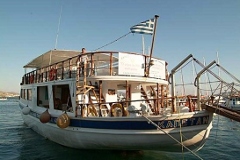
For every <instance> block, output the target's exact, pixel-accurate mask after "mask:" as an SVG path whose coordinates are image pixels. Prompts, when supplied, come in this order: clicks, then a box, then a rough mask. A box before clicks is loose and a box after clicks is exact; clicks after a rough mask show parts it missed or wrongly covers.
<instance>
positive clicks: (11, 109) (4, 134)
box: [0, 99, 240, 160]
mask: <svg viewBox="0 0 240 160" xmlns="http://www.w3.org/2000/svg"><path fill="white" fill-rule="evenodd" d="M239 127H240V123H239V122H235V121H232V120H230V119H228V118H225V117H222V116H218V115H215V116H214V120H213V129H212V130H211V133H210V137H209V139H208V140H207V142H206V144H205V145H204V147H203V148H202V149H201V150H200V151H198V152H196V153H195V154H197V155H198V156H199V157H200V158H201V159H207V160H209V159H211V160H212V159H213V160H214V159H217V160H220V159H226V160H235V159H240V158H239V153H240V143H239V142H240V141H239V140H240V128H239ZM199 157H197V156H195V155H194V154H192V153H190V152H188V153H166V152H160V151H139V152H123V151H102V150H79V149H72V148H67V147H64V146H61V145H59V144H56V143H54V142H51V141H50V140H48V139H45V138H44V137H42V136H40V135H38V134H37V133H35V132H34V131H32V130H31V129H30V128H29V127H27V126H26V125H25V124H24V123H23V120H22V117H21V112H20V109H19V106H18V101H17V100H16V99H15V100H14V99H11V100H7V101H0V160H42V159H44V160H71V159H73V160H75V159H76V160H121V159H122V160H123V159H124V160H175V159H185V160H195V159H200V158H199Z"/></svg>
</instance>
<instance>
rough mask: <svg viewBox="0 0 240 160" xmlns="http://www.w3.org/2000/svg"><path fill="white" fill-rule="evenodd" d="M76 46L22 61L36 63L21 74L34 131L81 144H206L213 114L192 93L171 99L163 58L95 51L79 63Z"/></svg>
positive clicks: (23, 101) (23, 102) (176, 147)
mask: <svg viewBox="0 0 240 160" xmlns="http://www.w3.org/2000/svg"><path fill="white" fill-rule="evenodd" d="M80 53H81V52H80V51H70V50H50V51H48V52H46V53H44V54H42V55H40V56H39V57H37V58H35V59H34V60H32V61H31V62H29V63H28V64H27V65H25V66H24V68H31V69H32V68H34V70H31V71H30V72H28V73H26V74H24V76H23V77H22V82H21V93H20V100H19V105H20V108H21V109H22V117H23V120H24V122H25V123H26V124H27V125H28V126H29V127H31V128H32V129H33V130H34V131H36V132H37V133H39V134H40V135H42V136H44V137H46V138H48V139H49V140H51V141H54V142H56V143H59V144H61V145H64V146H67V147H72V148H79V149H109V150H161V151H168V152H182V148H184V150H188V151H189V150H192V149H194V150H198V149H200V148H201V147H202V146H203V145H204V143H205V141H206V139H207V138H208V136H209V133H210V130H211V128H212V116H213V114H212V113H210V112H208V111H206V110H202V109H201V107H200V105H197V104H196V103H194V102H196V100H195V99H196V97H194V98H191V97H188V102H189V103H188V105H187V104H186V103H184V104H183V103H181V104H180V103H177V100H176V99H177V98H176V96H174V95H173V96H172V95H171V94H170V93H169V82H168V80H169V76H171V77H172V78H174V76H173V75H174V71H172V74H171V75H169V74H168V70H167V65H166V64H167V63H166V62H165V61H164V60H162V59H159V58H155V57H154V58H152V59H151V61H150V62H149V61H148V60H149V56H147V55H142V54H139V53H130V52H115V51H97V52H87V53H85V55H87V56H88V60H86V61H84V62H83V63H78V59H81V57H82V56H83V55H82V54H80ZM85 55H84V56H85ZM149 63H151V64H150V65H149ZM148 66H150V67H151V68H150V70H148ZM172 81H173V80H172ZM173 83H174V81H173ZM172 91H173V92H174V84H172ZM119 96H121V98H119Z"/></svg>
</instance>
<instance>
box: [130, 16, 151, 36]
mask: <svg viewBox="0 0 240 160" xmlns="http://www.w3.org/2000/svg"><path fill="white" fill-rule="evenodd" d="M153 27H154V18H152V19H149V20H146V21H144V22H141V23H139V24H137V25H135V26H132V27H131V28H130V30H131V32H132V33H139V34H150V35H152V34H153Z"/></svg>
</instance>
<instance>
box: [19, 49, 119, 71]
mask: <svg viewBox="0 0 240 160" xmlns="http://www.w3.org/2000/svg"><path fill="white" fill-rule="evenodd" d="M80 53H81V51H73V50H50V51H48V52H46V53H44V54H42V55H40V56H38V57H37V58H35V59H33V60H32V61H30V62H29V63H27V64H26V65H25V66H24V68H41V67H45V66H48V65H52V64H55V63H57V62H61V61H64V60H67V59H69V58H72V57H75V56H77V55H79V54H80ZM88 53H92V52H88ZM88 53H86V54H88ZM96 53H97V52H96ZM99 53H100V54H95V55H94V58H93V59H97V60H102V61H105V60H106V61H109V55H108V54H106V53H107V52H99ZM108 53H109V52H108ZM115 53H116V52H115ZM100 57H101V58H100ZM116 61H117V57H114V56H113V62H116Z"/></svg>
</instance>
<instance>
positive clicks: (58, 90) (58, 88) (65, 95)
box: [52, 85, 72, 111]
mask: <svg viewBox="0 0 240 160" xmlns="http://www.w3.org/2000/svg"><path fill="white" fill-rule="evenodd" d="M52 90H53V99H54V101H53V103H54V109H57V110H64V111H65V110H67V111H71V108H72V102H71V94H70V89H69V85H54V86H53V87H52Z"/></svg>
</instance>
